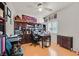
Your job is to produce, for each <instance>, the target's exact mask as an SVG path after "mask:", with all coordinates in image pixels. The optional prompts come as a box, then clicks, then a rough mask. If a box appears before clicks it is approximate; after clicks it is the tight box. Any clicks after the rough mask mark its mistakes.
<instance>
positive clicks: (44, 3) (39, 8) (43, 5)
mask: <svg viewBox="0 0 79 59" xmlns="http://www.w3.org/2000/svg"><path fill="white" fill-rule="evenodd" d="M46 4H47V3H46V2H40V3H38V4H37V7H38V10H39V11H42V10H43V9H44V10H47V11H50V12H51V11H53V9H51V8H48V7H46Z"/></svg>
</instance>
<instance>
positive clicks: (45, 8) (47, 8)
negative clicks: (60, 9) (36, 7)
mask: <svg viewBox="0 0 79 59" xmlns="http://www.w3.org/2000/svg"><path fill="white" fill-rule="evenodd" d="M44 9H45V10H48V11H53V10H52V9H50V8H44Z"/></svg>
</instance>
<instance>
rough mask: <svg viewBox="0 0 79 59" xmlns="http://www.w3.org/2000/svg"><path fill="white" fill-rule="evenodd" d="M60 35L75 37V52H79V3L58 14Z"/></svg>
mask: <svg viewBox="0 0 79 59" xmlns="http://www.w3.org/2000/svg"><path fill="white" fill-rule="evenodd" d="M58 19H59V33H58V34H60V35H66V36H73V50H79V27H78V26H79V3H74V4H73V5H72V6H70V7H68V8H66V9H63V10H61V11H60V12H58Z"/></svg>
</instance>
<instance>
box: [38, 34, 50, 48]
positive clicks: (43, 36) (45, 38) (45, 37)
mask: <svg viewBox="0 0 79 59" xmlns="http://www.w3.org/2000/svg"><path fill="white" fill-rule="evenodd" d="M39 36H40V37H41V39H42V48H43V47H44V42H45V41H46V40H49V46H50V45H51V36H50V35H43V34H42V35H39Z"/></svg>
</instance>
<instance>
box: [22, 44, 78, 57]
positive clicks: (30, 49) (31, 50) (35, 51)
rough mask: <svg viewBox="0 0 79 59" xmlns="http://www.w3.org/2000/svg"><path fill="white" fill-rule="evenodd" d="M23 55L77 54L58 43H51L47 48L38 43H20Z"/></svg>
mask: <svg viewBox="0 0 79 59" xmlns="http://www.w3.org/2000/svg"><path fill="white" fill-rule="evenodd" d="M22 48H23V53H24V56H49V55H51V56H54V55H55V54H54V53H56V56H77V54H76V53H74V52H72V51H69V50H67V49H65V48H62V47H60V46H59V45H56V44H52V45H51V47H49V48H41V46H40V45H36V46H34V45H31V43H30V44H22Z"/></svg>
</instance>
